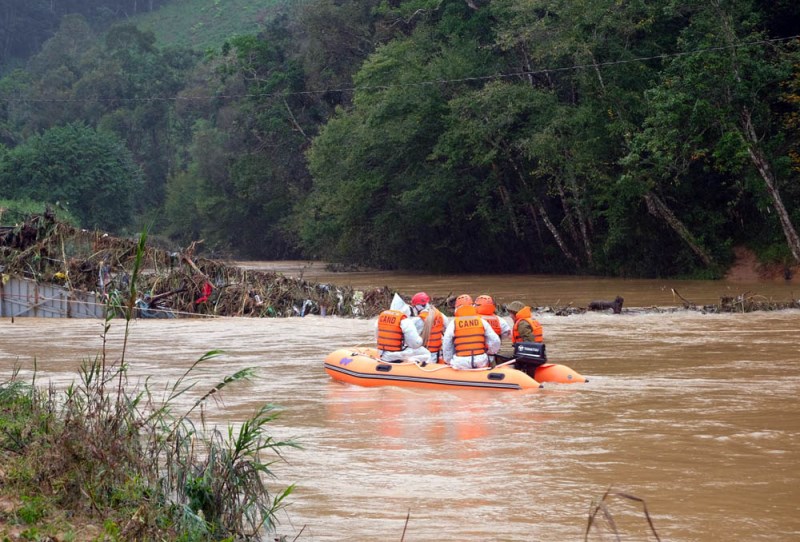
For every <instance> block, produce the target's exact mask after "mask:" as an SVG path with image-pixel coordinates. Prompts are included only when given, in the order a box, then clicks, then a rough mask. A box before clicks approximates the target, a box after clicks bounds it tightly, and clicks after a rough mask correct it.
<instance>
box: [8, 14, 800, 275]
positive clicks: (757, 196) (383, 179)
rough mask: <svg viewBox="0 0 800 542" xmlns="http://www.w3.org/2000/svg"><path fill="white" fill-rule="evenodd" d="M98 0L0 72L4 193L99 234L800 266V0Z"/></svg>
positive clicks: (434, 266)
mask: <svg viewBox="0 0 800 542" xmlns="http://www.w3.org/2000/svg"><path fill="white" fill-rule="evenodd" d="M45 4H48V2H41V1H37V2H34V5H37V6H40V7H41V5H45ZM49 4H59V5H60V4H62V3H53V2H49ZM90 4H91V5H92V6H94V8H96V9H95V11H86V10H83V11H81V12H80V14H81V15H75V14H72V15H69V16H65V17H63V18H61V19H60V27H59V28H58V30H57V31H55V32H54V33H53V34H52V37H50V38H49V39H48V40H47V41H46V42H44V44H43V45H42V47H41V49H39V50H38V52H36V53H35V54H32V56H30V57H29V58H27V59H26V61H25V64H24V66H22V68H21V69H19V70H16V71H11V70H9V69H8V67H6V73H5V74H4V76H3V77H2V79H0V191H1V192H3V194H4V197H9V198H11V199H18V198H28V199H40V200H41V199H44V200H49V201H50V202H51V203H55V200H58V201H59V202H60V203H61V205H63V206H65V207H67V208H69V209H70V210H72V212H73V214H74V215H75V216H76V217H77V218H78V219H79V220H80V221H81V226H83V227H87V228H92V227H102V228H105V229H109V230H112V231H115V232H125V231H133V230H134V229H136V228H138V227H140V226H141V225H142V224H149V223H153V224H154V231H155V232H156V233H158V234H159V235H164V236H167V237H169V238H170V239H171V240H172V241H173V242H174V243H177V244H183V245H186V244H188V243H190V242H191V241H193V240H196V239H203V240H204V241H205V244H204V248H205V249H207V250H210V251H211V253H212V254H214V253H216V254H226V255H236V256H237V257H239V258H269V259H282V258H295V257H304V258H309V259H327V260H333V261H338V262H346V263H354V264H366V265H371V266H376V267H384V268H417V269H426V270H441V271H450V272H457V271H472V272H487V271H533V272H560V273H565V272H568V273H595V274H614V275H620V276H665V275H682V276H686V275H694V276H704V277H717V276H720V274H721V273H722V272H723V271H724V269H725V268H726V266H727V265H729V263H730V262H731V260H732V248H733V247H734V246H736V245H747V246H749V247H751V248H752V249H753V250H755V251H756V252H757V253H758V254H759V256H760V257H761V258H762V259H763V260H766V261H773V262H779V263H781V264H784V265H786V266H787V268H788V267H791V266H792V265H796V263H797V262H800V237H799V236H798V233H797V224H798V222H800V183H798V182H797V181H798V175H800V121H799V120H798V119H800V94H799V89H800V70H798V66H800V62H798V60H800V52H799V51H800V49H799V48H798V38H797V36H796V35H795V33H796V29H797V28H798V27H800V4H798V3H797V2H791V1H778V2H772V1H771V2H766V1H763V0H713V1H710V2H693V1H688V0H677V1H674V2H668V3H666V4H664V3H652V2H651V3H647V2H644V3H642V2H619V1H617V0H601V1H599V2H593V3H591V4H590V5H585V4H583V3H574V2H564V1H560V0H493V1H492V2H487V1H485V0H484V1H482V0H474V1H473V0H466V1H465V0H404V1H397V2H395V1H393V2H386V1H383V0H343V1H332V0H307V1H303V2H284V3H282V2H277V1H273V0H264V1H263V2H262V3H259V4H257V3H251V5H250V7H252V8H254V9H261V10H262V12H259V13H260V15H259V16H258V17H256V19H257V20H258V21H259V22H258V27H257V29H253V27H246V26H242V25H244V21H243V20H242V18H243V17H242V16H243V15H245V12H246V11H247V10H245V9H226V7H225V6H228V5H233V3H232V2H213V5H212V3H210V2H205V1H201V0H171V1H168V2H167V1H159V2H155V3H153V2H150V6H148V8H152V9H153V13H147V14H140V16H142V17H148V19H138V20H139V21H142V22H141V24H142V25H145V24H149V23H146V22H145V21H148V20H149V21H151V22H152V21H154V20H158V17H159V13H161V14H164V20H167V16H166V14H177V16H175V17H174V18H172V17H171V16H170V17H169V18H168V20H169V21H172V22H171V23H169V25H170V26H169V32H168V33H167V32H164V33H162V32H161V31H159V34H158V36H159V38H156V35H155V34H153V33H152V32H150V31H147V30H143V27H144V26H138V27H137V26H134V25H131V24H125V25H118V26H112V27H110V28H109V27H108V26H107V25H106V23H107V22H108V17H106V18H103V17H100V16H99V15H97V14H98V13H100V11H98V10H99V9H100V8H99V6H100V5H103V4H105V5H106V7H108V8H110V11H104V12H103V13H107V14H108V13H117V12H119V10H120V9H121V8H120V4H121V2H119V1H118V0H106V2H102V1H101V0H95V1H93V2H91V3H90ZM139 4H141V5H142V8H141V10H140V11H142V10H144V11H148V10H145V9H144V4H145V2H140V3H139ZM111 8H113V9H111ZM155 8H159V10H158V11H154V10H155ZM42 9H44V8H42ZM59 9H60V8H59ZM114 9H117V11H114ZM5 10H6V11H5V16H6V20H10V21H15V22H20V21H22V22H20V24H19V25H9V26H8V28H9V29H11V30H7V32H11V33H14V35H13V36H12V37H18V34H19V33H21V32H24V30H23V29H24V28H25V24H24V21H26V20H28V19H25V17H23V15H25V13H27V12H26V11H24V9H23V3H19V2H16V1H15V2H12V3H11V4H9V6H8V7H6V8H5ZM120 13H121V12H120ZM126 15H131V14H130V13H127V14H126ZM120 16H121V15H120ZM247 18H248V20H249V21H252V20H253V18H252V17H247ZM31 20H32V19H31ZM133 20H134V21H136V20H137V19H133ZM126 21H128V22H130V20H127V19H126ZM236 21H239V23H236ZM31 24H33V23H31ZM181 24H185V25H187V27H188V28H187V27H181V26H180V25H181ZM198 25H199V26H198ZM192 26H195V27H197V28H195V29H194V32H195V34H198V33H199V34H202V35H204V36H207V37H209V39H211V40H212V43H216V44H219V45H218V46H214V47H212V48H211V49H208V48H207V44H197V46H196V47H195V46H194V44H190V43H189V41H190V39H191V38H187V37H186V36H191V35H192V32H193V31H192ZM198 28H199V29H200V30H199V31H198ZM162 39H163V40H170V41H169V42H167V43H164V42H162V41H160V40H162ZM8 43H17V42H16V41H15V40H14V39H9V40H8ZM188 45H191V47H189V46H188ZM193 47H195V48H193ZM78 142H85V143H83V144H81V145H77V143H78ZM3 146H4V147H3ZM87 146H89V147H91V149H92V152H89V151H88V149H87ZM123 148H124V150H122V149H123ZM48 149H52V151H51V152H49V151H48ZM77 149H82V150H83V152H78V150H77ZM98 165H99V166H98ZM132 166H135V167H132ZM111 171H113V172H114V173H113V175H111V176H106V177H103V174H106V175H108V172H111ZM32 172H35V173H32Z"/></svg>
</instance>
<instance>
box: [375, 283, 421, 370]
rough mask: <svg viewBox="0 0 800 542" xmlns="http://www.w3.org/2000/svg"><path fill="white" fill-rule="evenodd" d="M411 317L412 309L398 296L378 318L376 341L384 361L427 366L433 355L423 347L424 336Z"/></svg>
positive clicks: (395, 296)
mask: <svg viewBox="0 0 800 542" xmlns="http://www.w3.org/2000/svg"><path fill="white" fill-rule="evenodd" d="M410 316H411V307H409V306H408V304H407V303H406V302H405V301H403V299H402V298H401V297H400V296H399V295H397V294H395V295H394V298H393V299H392V304H391V306H390V308H389V309H388V310H385V311H383V312H382V313H381V314H380V315H379V316H378V322H377V325H376V331H375V340H376V342H377V343H378V354H379V355H380V357H381V360H382V361H388V362H400V361H406V360H409V361H413V362H416V363H422V364H427V362H428V360H429V359H430V357H431V353H430V351H429V350H428V349H427V348H425V347H424V346H423V340H422V336H421V335H420V334H419V331H417V326H416V325H415V324H414V319H412V318H409V317H410Z"/></svg>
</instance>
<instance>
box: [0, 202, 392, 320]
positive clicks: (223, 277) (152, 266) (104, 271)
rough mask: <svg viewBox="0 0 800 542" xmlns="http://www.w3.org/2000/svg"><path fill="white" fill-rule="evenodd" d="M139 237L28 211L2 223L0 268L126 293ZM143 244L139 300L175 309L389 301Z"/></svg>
mask: <svg viewBox="0 0 800 542" xmlns="http://www.w3.org/2000/svg"><path fill="white" fill-rule="evenodd" d="M137 246H138V241H137V240H132V239H124V238H117V237H112V236H109V235H108V234H103V233H100V232H90V231H87V230H81V229H77V228H74V227H72V226H70V225H68V224H65V223H62V222H59V221H57V220H56V219H55V216H54V215H53V214H52V213H49V212H45V213H44V214H41V215H31V216H29V217H28V218H27V219H26V220H25V221H24V222H22V223H20V224H18V225H17V226H14V227H12V228H8V227H7V228H4V229H3V230H2V231H0V271H2V273H4V274H6V275H12V276H18V277H22V278H29V279H33V280H36V281H39V282H45V283H52V284H59V285H61V286H64V287H66V288H68V289H70V290H73V289H74V290H79V291H85V292H92V291H95V292H98V293H100V294H101V295H103V296H107V297H111V296H120V297H124V296H125V295H127V294H128V293H129V292H130V290H131V289H130V281H131V270H132V269H133V266H134V261H135V259H136V255H137ZM195 248H196V247H195V245H194V244H192V245H191V246H190V247H189V248H188V249H186V250H184V251H181V252H170V251H168V250H163V249H158V248H155V247H152V246H147V248H146V249H145V250H144V254H143V260H142V262H141V266H140V268H141V270H140V272H139V273H137V276H136V285H135V286H136V288H135V290H136V292H139V294H140V297H141V299H139V300H137V301H138V302H137V305H139V306H140V307H145V308H147V307H150V308H153V307H157V308H158V309H162V310H164V311H169V312H170V313H172V314H180V315H214V316H269V317H280V316H305V315H307V314H320V315H339V316H352V317H366V318H369V317H373V316H376V315H378V314H379V313H380V312H381V311H382V310H384V309H385V308H386V307H388V306H389V304H390V302H391V298H392V295H393V293H394V292H393V291H391V290H390V289H389V288H388V287H383V288H376V289H373V290H369V291H360V290H354V289H353V288H349V287H340V286H333V285H328V284H318V283H314V282H310V281H307V280H303V279H295V278H291V277H286V276H284V275H283V274H281V273H275V272H266V271H252V270H244V269H242V268H240V267H238V266H236V265H233V264H227V263H225V262H222V261H218V260H211V259H205V258H199V257H198V258H195V257H194V251H195Z"/></svg>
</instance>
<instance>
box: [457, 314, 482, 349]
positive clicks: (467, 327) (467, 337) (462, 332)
mask: <svg viewBox="0 0 800 542" xmlns="http://www.w3.org/2000/svg"><path fill="white" fill-rule="evenodd" d="M463 309H464V310H462V311H459V312H458V313H457V314H456V316H455V318H454V319H453V337H454V340H453V349H454V350H455V354H456V355H457V356H464V357H468V356H479V355H481V354H485V353H486V344H485V343H486V331H485V330H484V327H483V319H482V318H481V317H480V316H479V315H478V313H477V312H476V311H475V307H463Z"/></svg>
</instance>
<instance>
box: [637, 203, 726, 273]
mask: <svg viewBox="0 0 800 542" xmlns="http://www.w3.org/2000/svg"><path fill="white" fill-rule="evenodd" d="M644 201H645V203H646V204H647V211H648V212H649V213H650V214H651V215H653V216H655V217H658V218H661V219H662V220H664V221H665V222H666V223H667V224H668V225H669V227H671V228H672V229H673V230H674V231H675V233H677V234H678V235H679V236H680V238H681V239H683V241H684V243H686V244H687V245H689V248H691V249H692V252H694V253H695V254H697V257H698V258H700V259H701V260H703V263H704V264H706V266H708V267H710V266H711V265H713V263H714V260H713V259H711V256H709V255H708V254H707V253H706V251H705V250H703V248H702V247H701V246H700V244H699V243H698V242H697V240H696V239H695V238H694V236H693V235H692V234H691V232H690V231H689V230H688V229H687V228H686V226H684V225H683V222H681V221H680V220H679V219H678V217H676V216H675V214H674V213H673V212H672V211H671V210H670V208H669V207H667V204H666V203H664V202H663V201H662V200H661V198H659V197H658V196H657V195H655V194H653V193H652V192H648V193H647V194H645V195H644Z"/></svg>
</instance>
